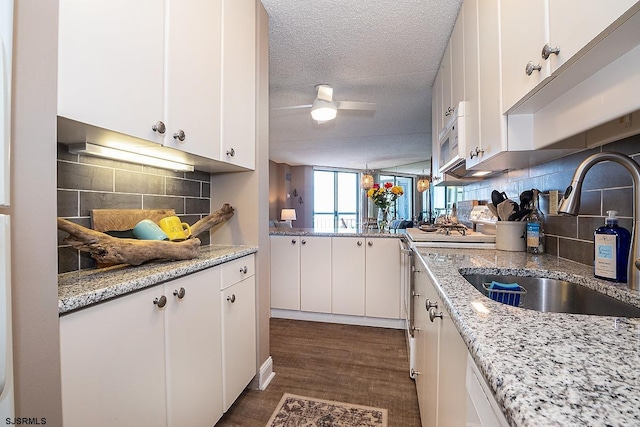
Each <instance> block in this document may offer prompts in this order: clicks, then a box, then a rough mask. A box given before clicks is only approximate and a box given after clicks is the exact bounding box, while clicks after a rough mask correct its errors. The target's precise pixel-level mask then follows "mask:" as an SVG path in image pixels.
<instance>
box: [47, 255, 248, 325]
mask: <svg viewBox="0 0 640 427" xmlns="http://www.w3.org/2000/svg"><path fill="white" fill-rule="evenodd" d="M257 250H258V248H257V247H255V246H223V245H211V246H202V247H201V248H200V255H198V257H196V258H194V259H190V260H185V261H164V262H149V263H145V264H142V265H140V266H130V265H125V264H121V265H115V266H112V267H107V268H100V269H95V270H80V271H73V272H69V273H62V274H59V275H58V314H60V315H62V314H64V313H67V312H70V311H73V310H77V309H80V308H84V307H88V306H90V305H93V304H97V303H100V302H102V301H106V300H109V299H111V298H115V297H118V296H120V295H125V294H127V293H129V292H134V291H137V290H140V289H143V288H146V287H149V286H153V285H157V284H159V283H163V282H166V281H168V280H173V279H177V278H178V277H182V276H186V275H188V274H191V273H195V272H197V271H200V270H204V269H206V268H210V267H214V266H216V265H219V264H223V263H225V262H228V261H231V260H234V259H236V258H241V257H243V256H246V255H250V254H253V253H255V252H257Z"/></svg>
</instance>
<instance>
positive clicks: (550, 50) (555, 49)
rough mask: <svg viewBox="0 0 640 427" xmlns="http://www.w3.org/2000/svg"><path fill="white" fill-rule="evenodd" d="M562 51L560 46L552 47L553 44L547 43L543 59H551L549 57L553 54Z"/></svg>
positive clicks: (543, 50) (543, 51)
mask: <svg viewBox="0 0 640 427" xmlns="http://www.w3.org/2000/svg"><path fill="white" fill-rule="evenodd" d="M559 53H560V48H559V47H557V46H556V47H551V45H550V44H549V43H547V44H545V45H544V46H543V47H542V59H549V57H550V56H551V55H552V54H553V55H557V54H559Z"/></svg>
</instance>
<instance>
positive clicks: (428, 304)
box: [424, 298, 438, 310]
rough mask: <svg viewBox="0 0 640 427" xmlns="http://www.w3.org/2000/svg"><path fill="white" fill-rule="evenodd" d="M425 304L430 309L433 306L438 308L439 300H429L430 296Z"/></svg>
mask: <svg viewBox="0 0 640 427" xmlns="http://www.w3.org/2000/svg"><path fill="white" fill-rule="evenodd" d="M424 306H425V308H426V309H427V310H430V309H432V308H438V303H437V302H431V301H430V300H429V298H427V300H426V301H425V302H424Z"/></svg>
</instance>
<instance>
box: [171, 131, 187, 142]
mask: <svg viewBox="0 0 640 427" xmlns="http://www.w3.org/2000/svg"><path fill="white" fill-rule="evenodd" d="M185 138H186V135H185V134H184V131H183V130H182V129H178V132H176V133H174V134H173V139H177V140H178V141H180V142H182V141H184V139H185Z"/></svg>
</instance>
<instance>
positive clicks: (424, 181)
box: [417, 169, 431, 193]
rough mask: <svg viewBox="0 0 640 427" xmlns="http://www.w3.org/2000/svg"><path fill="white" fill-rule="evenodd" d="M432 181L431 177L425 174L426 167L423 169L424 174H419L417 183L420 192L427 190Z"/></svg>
mask: <svg viewBox="0 0 640 427" xmlns="http://www.w3.org/2000/svg"><path fill="white" fill-rule="evenodd" d="M430 181H431V177H430V176H426V175H425V174H424V169H422V175H420V176H418V184H417V187H418V192H419V193H424V192H425V191H427V190H428V189H429V186H430Z"/></svg>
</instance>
